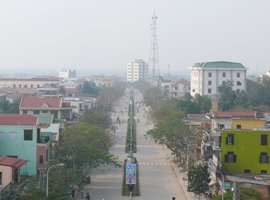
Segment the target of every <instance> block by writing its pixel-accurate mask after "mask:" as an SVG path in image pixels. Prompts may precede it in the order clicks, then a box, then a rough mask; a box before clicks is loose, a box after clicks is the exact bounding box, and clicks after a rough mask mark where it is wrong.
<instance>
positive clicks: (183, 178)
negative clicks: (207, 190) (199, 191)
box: [163, 146, 207, 200]
mask: <svg viewBox="0 0 270 200" xmlns="http://www.w3.org/2000/svg"><path fill="white" fill-rule="evenodd" d="M163 148H164V149H166V150H167V151H168V152H170V150H168V149H167V148H166V147H165V146H163ZM169 159H170V165H171V168H172V169H173V171H174V173H175V175H176V177H177V179H178V181H179V183H180V185H181V186H182V188H183V190H184V193H185V196H186V198H187V199H188V200H197V199H198V196H197V195H195V194H194V193H193V192H188V191H187V184H188V182H187V180H188V176H187V173H186V172H182V168H181V167H178V166H177V164H176V163H175V162H173V160H172V158H171V157H169ZM200 199H201V200H207V199H206V198H205V197H204V196H203V195H201V197H200Z"/></svg>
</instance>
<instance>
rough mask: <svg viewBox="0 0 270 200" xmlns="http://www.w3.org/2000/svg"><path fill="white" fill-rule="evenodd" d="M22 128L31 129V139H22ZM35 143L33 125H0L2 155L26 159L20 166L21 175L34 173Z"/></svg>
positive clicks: (0, 151)
mask: <svg viewBox="0 0 270 200" xmlns="http://www.w3.org/2000/svg"><path fill="white" fill-rule="evenodd" d="M24 129H31V130H33V139H32V140H31V141H25V140H24ZM36 145H37V129H36V127H34V126H23V125H20V126H4V125H2V126H0V154H1V155H3V156H18V157H19V158H21V159H24V160H27V161H28V162H27V163H26V165H24V166H22V167H21V168H20V174H22V175H27V174H28V175H31V176H32V175H36Z"/></svg>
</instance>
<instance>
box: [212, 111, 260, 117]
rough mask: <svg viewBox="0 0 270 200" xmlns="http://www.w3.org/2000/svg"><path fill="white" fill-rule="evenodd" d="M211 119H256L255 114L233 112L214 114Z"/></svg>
mask: <svg viewBox="0 0 270 200" xmlns="http://www.w3.org/2000/svg"><path fill="white" fill-rule="evenodd" d="M213 117H216V118H232V117H256V112H253V111H252V112H244V111H233V112H214V113H213Z"/></svg>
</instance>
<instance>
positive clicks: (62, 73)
mask: <svg viewBox="0 0 270 200" xmlns="http://www.w3.org/2000/svg"><path fill="white" fill-rule="evenodd" d="M58 77H59V78H60V79H61V80H65V79H76V78H77V74H76V70H71V69H60V70H59V71H58Z"/></svg>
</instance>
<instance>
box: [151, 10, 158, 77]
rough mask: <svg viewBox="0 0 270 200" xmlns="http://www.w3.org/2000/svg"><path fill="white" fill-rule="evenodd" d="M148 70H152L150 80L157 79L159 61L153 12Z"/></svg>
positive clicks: (155, 21) (155, 19) (155, 20)
mask: <svg viewBox="0 0 270 200" xmlns="http://www.w3.org/2000/svg"><path fill="white" fill-rule="evenodd" d="M149 59H150V60H149V64H150V68H151V69H152V79H153V80H156V79H157V77H159V59H158V38H157V16H156V14H155V12H154V15H153V17H152V24H151V48H150V58H149Z"/></svg>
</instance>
